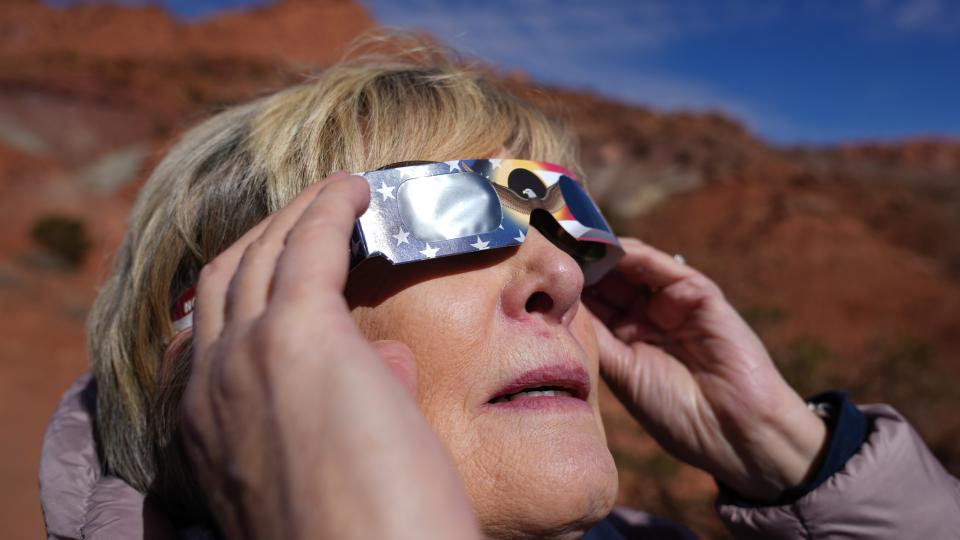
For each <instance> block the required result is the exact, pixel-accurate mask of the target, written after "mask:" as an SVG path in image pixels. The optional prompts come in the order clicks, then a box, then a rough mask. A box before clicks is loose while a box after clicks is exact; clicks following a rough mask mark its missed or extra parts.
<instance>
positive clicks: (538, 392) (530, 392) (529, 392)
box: [493, 390, 573, 403]
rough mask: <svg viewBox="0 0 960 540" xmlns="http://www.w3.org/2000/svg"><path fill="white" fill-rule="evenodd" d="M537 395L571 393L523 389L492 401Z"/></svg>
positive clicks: (566, 394)
mask: <svg viewBox="0 0 960 540" xmlns="http://www.w3.org/2000/svg"><path fill="white" fill-rule="evenodd" d="M521 396H522V397H539V396H567V397H573V394H571V393H570V392H568V391H566V390H524V391H522V392H517V393H516V394H511V395H509V396H503V397H498V398H497V399H495V400H493V403H506V402H508V401H513V400H514V399H517V398H519V397H521Z"/></svg>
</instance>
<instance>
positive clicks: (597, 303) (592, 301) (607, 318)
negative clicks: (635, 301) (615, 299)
mask: <svg viewBox="0 0 960 540" xmlns="http://www.w3.org/2000/svg"><path fill="white" fill-rule="evenodd" d="M581 300H582V301H583V305H585V306H587V308H589V309H590V312H591V313H593V315H594V316H595V317H596V318H597V319H599V320H600V322H602V323H603V324H605V325H607V326H609V325H611V324H613V322H614V321H616V320H617V319H619V318H620V316H621V315H622V314H623V312H622V310H620V309H617V308H615V307H614V306H611V305H610V304H608V303H606V302H604V301H603V300H602V299H600V298H591V297H588V296H584V297H583V298H582V299H581Z"/></svg>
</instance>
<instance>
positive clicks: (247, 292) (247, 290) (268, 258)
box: [226, 171, 347, 323]
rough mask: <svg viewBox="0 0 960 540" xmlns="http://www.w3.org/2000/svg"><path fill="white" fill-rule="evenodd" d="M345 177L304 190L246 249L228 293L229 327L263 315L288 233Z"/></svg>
mask: <svg viewBox="0 0 960 540" xmlns="http://www.w3.org/2000/svg"><path fill="white" fill-rule="evenodd" d="M345 176H347V173H346V172H343V171H338V172H335V173H333V174H332V175H330V176H329V177H327V178H326V179H324V180H322V181H320V182H318V183H316V184H313V185H311V186H309V187H307V188H306V189H304V190H303V191H302V192H301V193H300V194H299V195H298V196H297V198H296V199H294V200H293V202H291V203H290V204H289V205H287V206H285V207H284V208H283V209H281V210H280V211H278V212H277V213H276V214H274V218H273V219H272V220H271V221H270V223H269V224H268V225H267V227H266V229H264V230H263V232H262V234H261V235H260V237H259V238H257V239H256V240H254V241H253V242H250V243H249V244H248V245H247V247H246V249H245V250H244V252H243V256H242V258H241V259H240V261H239V264H238V268H237V271H236V273H235V274H234V275H233V279H232V280H231V282H230V286H229V289H228V291H227V304H226V318H227V322H228V323H230V322H243V321H246V320H250V319H252V318H253V317H256V316H258V315H260V314H261V313H262V312H263V310H264V308H265V307H266V303H267V297H268V296H269V294H270V281H271V279H272V277H273V272H274V269H275V268H276V265H277V258H278V257H279V256H280V252H281V251H283V247H284V240H285V239H286V236H287V234H288V233H289V232H290V229H291V228H292V227H293V225H294V224H295V223H296V222H297V221H298V220H299V219H300V217H301V216H302V215H303V212H304V211H305V210H306V209H307V207H308V206H309V205H310V203H311V202H312V201H313V199H314V198H315V197H316V196H317V194H318V193H320V192H321V191H323V189H324V187H325V186H326V185H327V184H328V183H329V182H330V181H332V180H336V179H338V178H343V177H345Z"/></svg>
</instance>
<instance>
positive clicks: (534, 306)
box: [526, 291, 553, 313]
mask: <svg viewBox="0 0 960 540" xmlns="http://www.w3.org/2000/svg"><path fill="white" fill-rule="evenodd" d="M526 308H527V313H550V312H551V311H552V310H553V298H550V295H549V294H547V293H545V292H542V291H537V292H535V293H533V294H531V295H530V298H528V299H527V305H526Z"/></svg>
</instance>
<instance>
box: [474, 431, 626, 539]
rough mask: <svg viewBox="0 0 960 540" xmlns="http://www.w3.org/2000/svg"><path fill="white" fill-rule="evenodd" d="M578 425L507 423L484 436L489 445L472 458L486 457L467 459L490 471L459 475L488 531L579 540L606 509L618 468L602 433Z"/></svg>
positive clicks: (612, 498)
mask: <svg viewBox="0 0 960 540" xmlns="http://www.w3.org/2000/svg"><path fill="white" fill-rule="evenodd" d="M571 420H573V421H571ZM584 420H587V419H584ZM580 423H581V422H578V421H576V420H574V419H569V418H567V419H565V420H564V425H552V426H551V425H540V426H536V427H539V429H536V427H535V426H526V428H527V429H518V428H520V427H521V426H517V425H514V426H510V428H509V431H510V432H512V433H510V432H508V433H503V434H501V435H502V436H501V437H498V438H499V442H494V441H491V440H487V441H486V444H487V445H492V446H491V447H489V448H488V449H486V450H485V451H484V452H483V455H482V456H481V455H476V454H475V455H474V456H473V458H474V459H475V460H479V459H480V458H483V460H484V461H488V460H492V463H486V464H480V463H476V461H474V463H472V464H469V465H467V468H468V471H470V470H472V471H473V472H474V473H475V472H476V468H477V466H479V467H478V468H479V470H480V471H488V475H487V476H486V477H480V478H477V476H476V475H475V474H470V473H469V472H468V475H469V476H467V478H465V480H467V487H468V492H469V494H470V496H471V497H472V498H473V500H474V508H475V510H476V511H477V514H478V519H479V520H480V524H481V526H482V527H483V530H484V533H485V535H486V536H487V537H489V538H503V539H506V538H579V537H580V536H582V535H583V534H584V533H585V532H586V531H587V530H589V529H590V528H591V527H592V526H593V525H595V524H596V523H597V522H598V521H600V520H602V519H603V518H605V517H606V516H607V514H609V513H610V510H611V509H612V508H613V505H614V503H615V501H616V496H617V484H618V479H617V469H616V466H615V464H614V461H613V457H612V456H611V454H610V450H609V449H608V448H607V445H606V441H605V439H604V436H603V433H602V432H599V431H598V430H597V429H596V427H595V424H593V423H592V422H583V425H578V424H580ZM577 428H584V429H577ZM494 467H496V468H497V469H498V470H496V472H494V470H492V469H493V468H494ZM490 473H493V474H490ZM491 476H492V477H493V478H491ZM497 477H499V478H497Z"/></svg>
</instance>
